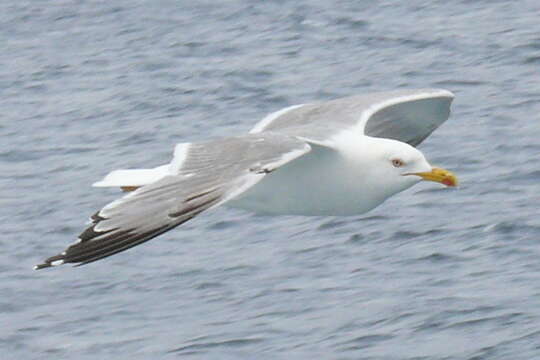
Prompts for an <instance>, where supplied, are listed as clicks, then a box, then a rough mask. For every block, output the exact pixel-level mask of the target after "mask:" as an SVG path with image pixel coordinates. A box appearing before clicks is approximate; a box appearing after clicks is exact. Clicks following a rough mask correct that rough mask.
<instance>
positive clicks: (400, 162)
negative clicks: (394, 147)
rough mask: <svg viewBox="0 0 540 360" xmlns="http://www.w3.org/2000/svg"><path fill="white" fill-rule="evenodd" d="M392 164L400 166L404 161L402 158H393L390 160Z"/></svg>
mask: <svg viewBox="0 0 540 360" xmlns="http://www.w3.org/2000/svg"><path fill="white" fill-rule="evenodd" d="M392 165H394V167H397V168H398V167H402V166H403V165H405V163H404V162H403V160H400V159H393V160H392Z"/></svg>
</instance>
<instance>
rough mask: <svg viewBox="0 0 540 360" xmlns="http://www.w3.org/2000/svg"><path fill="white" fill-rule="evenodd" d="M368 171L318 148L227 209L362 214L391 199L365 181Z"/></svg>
mask: <svg viewBox="0 0 540 360" xmlns="http://www.w3.org/2000/svg"><path fill="white" fill-rule="evenodd" d="M366 170H367V169H365V168H364V169H360V168H358V167H356V166H355V164H351V163H349V162H347V160H346V159H345V158H344V157H342V156H341V155H340V154H339V153H337V152H336V151H334V150H331V149H328V148H324V147H320V146H315V147H314V148H313V150H312V151H311V152H310V153H308V154H307V155H305V156H303V157H300V158H298V159H296V160H294V161H292V162H291V163H289V164H286V165H284V166H282V167H281V168H279V169H277V170H275V171H274V172H272V173H270V174H268V175H266V176H265V177H264V178H263V179H262V180H261V181H260V182H259V183H257V184H256V185H255V186H253V187H252V188H250V189H249V190H247V191H246V192H245V193H243V194H242V195H240V196H239V197H238V198H236V199H233V200H231V201H229V202H227V203H226V204H225V206H230V207H237V208H242V209H247V210H251V211H254V212H257V213H263V214H276V215H277V214H281V215H285V214H289V215H358V214H362V213H365V212H367V211H369V210H371V209H373V208H374V207H376V206H377V205H379V204H380V203H382V202H383V201H384V200H385V199H386V198H387V196H386V194H381V193H380V192H378V193H377V192H375V191H370V190H371V189H370V184H366V183H364V181H363V179H365V178H366V176H365V175H366ZM375 193H377V194H375ZM388 195H390V194H388Z"/></svg>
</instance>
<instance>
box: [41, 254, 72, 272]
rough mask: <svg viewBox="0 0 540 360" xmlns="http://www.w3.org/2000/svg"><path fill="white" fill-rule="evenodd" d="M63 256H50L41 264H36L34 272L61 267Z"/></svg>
mask: <svg viewBox="0 0 540 360" xmlns="http://www.w3.org/2000/svg"><path fill="white" fill-rule="evenodd" d="M64 258H65V254H58V255H55V256H51V257H50V258H48V259H47V260H45V262H44V263H43V264H38V265H36V266H34V270H40V269H45V268H48V267H53V266H58V265H62V264H63V263H64Z"/></svg>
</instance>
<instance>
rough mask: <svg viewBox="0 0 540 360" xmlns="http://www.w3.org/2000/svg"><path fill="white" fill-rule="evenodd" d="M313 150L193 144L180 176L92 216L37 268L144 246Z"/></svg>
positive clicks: (234, 142) (254, 139)
mask: <svg viewBox="0 0 540 360" xmlns="http://www.w3.org/2000/svg"><path fill="white" fill-rule="evenodd" d="M310 149H311V147H310V146H309V145H308V144H307V143H305V142H303V141H301V140H298V139H296V138H294V137H289V136H286V135H279V134H272V133H265V134H256V135H245V136H241V137H234V138H226V139H220V140H215V141H210V142H206V143H199V144H191V145H190V146H189V149H186V150H185V151H186V154H184V156H183V158H182V159H180V160H179V161H181V162H182V164H180V165H181V166H179V167H178V173H177V174H176V175H167V176H165V177H163V178H162V179H160V180H158V181H156V182H154V183H152V184H148V185H144V186H142V187H140V188H139V189H137V190H135V191H133V192H131V193H129V194H128V195H125V196H124V197H122V198H120V199H118V200H115V201H113V202H111V203H109V204H108V205H106V206H105V207H103V208H102V209H101V210H100V211H98V212H97V213H95V214H94V215H93V216H92V217H91V221H92V224H91V225H90V226H89V227H88V228H87V229H86V230H84V231H83V232H82V233H81V235H79V240H78V241H77V242H76V243H74V244H73V245H71V246H69V247H68V248H67V249H66V250H65V251H63V252H62V253H60V254H58V255H55V256H52V257H50V258H48V259H46V260H45V261H44V262H43V263H42V264H39V265H37V266H36V267H35V268H36V269H42V268H46V267H50V266H55V265H61V264H63V263H75V264H77V265H84V264H88V263H91V262H93V261H97V260H100V259H103V258H105V257H108V256H111V255H113V254H116V253H119V252H121V251H124V250H127V249H129V248H131V247H134V246H136V245H139V244H142V243H144V242H146V241H148V240H150V239H153V238H154V237H156V236H158V235H160V234H162V233H164V232H166V231H168V230H170V229H172V228H174V227H176V226H178V225H180V224H183V223H185V222H186V221H188V220H190V219H192V218H194V217H195V216H197V215H198V214H200V213H202V212H203V211H205V210H207V209H210V208H212V207H215V206H218V205H220V204H222V203H224V202H226V201H228V200H230V199H232V198H234V197H235V196H237V195H239V194H241V193H242V192H244V191H245V190H247V189H248V188H250V187H251V186H253V185H255V184H256V183H257V182H258V181H260V180H261V179H262V178H263V177H264V176H265V175H266V174H267V173H268V172H270V171H272V170H273V169H275V168H277V167H279V166H281V165H283V164H285V163H287V162H289V161H292V160H294V159H296V158H297V157H299V156H302V155H303V154H305V153H307V152H309V151H310ZM173 162H174V160H173ZM173 165H174V164H173ZM261 169H263V170H266V171H261ZM186 174H191V176H186Z"/></svg>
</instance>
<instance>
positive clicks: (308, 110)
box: [251, 89, 454, 146]
mask: <svg viewBox="0 0 540 360" xmlns="http://www.w3.org/2000/svg"><path fill="white" fill-rule="evenodd" d="M453 98H454V95H453V94H452V93H451V92H449V91H447V90H442V89H420V90H398V91H390V92H380V93H373V94H369V95H357V96H351V97H346V98H341V99H336V100H332V101H327V102H322V103H313V104H305V105H295V106H291V107H288V108H285V109H282V110H280V111H277V112H275V113H272V114H270V115H268V116H267V117H265V118H264V119H263V120H261V121H260V122H259V123H258V124H257V125H255V127H254V128H253V129H252V130H251V133H252V134H254V133H261V132H265V131H273V132H279V133H282V134H288V135H294V136H298V137H301V138H304V139H306V140H308V141H311V142H313V143H318V144H320V145H326V146H332V142H333V138H334V137H336V136H338V135H339V134H340V133H341V132H344V131H353V132H357V133H359V134H365V135H368V136H373V137H381V138H389V139H394V140H399V141H402V142H406V143H408V144H410V145H412V146H417V145H418V144H420V143H421V142H422V141H423V140H424V139H425V138H426V137H428V136H429V134H431V133H432V132H433V131H434V130H435V129H436V128H438V127H439V126H440V125H441V124H442V123H443V122H445V121H446V120H447V119H448V116H449V115H450V104H451V102H452V100H453Z"/></svg>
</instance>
